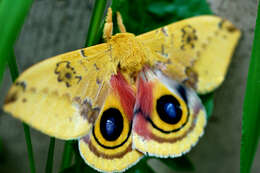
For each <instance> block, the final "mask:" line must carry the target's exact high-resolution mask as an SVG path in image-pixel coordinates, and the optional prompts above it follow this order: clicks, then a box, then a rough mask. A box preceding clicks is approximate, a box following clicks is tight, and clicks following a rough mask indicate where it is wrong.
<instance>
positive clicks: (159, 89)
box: [151, 82, 189, 132]
mask: <svg viewBox="0 0 260 173" xmlns="http://www.w3.org/2000/svg"><path fill="white" fill-rule="evenodd" d="M153 93H154V95H153V110H152V114H151V120H152V122H153V123H154V124H155V125H156V126H157V127H158V128H160V129H162V130H164V131H167V132H170V131H173V130H176V129H179V128H181V127H182V126H183V125H184V124H185V123H186V122H187V119H188V114H189V111H188V106H187V104H186V103H185V102H184V100H183V99H181V98H180V97H179V96H178V95H176V94H174V93H172V92H171V91H170V90H169V89H168V88H167V87H166V86H165V85H163V84H162V83H160V82H157V83H155V86H154V89H153ZM164 95H172V96H173V97H175V98H176V99H177V101H178V102H179V103H180V107H181V110H182V116H181V120H180V121H179V122H178V123H177V124H169V123H166V122H164V121H163V120H161V118H160V116H159V115H158V113H157V110H156V104H157V100H158V99H159V98H160V97H162V96H164Z"/></svg>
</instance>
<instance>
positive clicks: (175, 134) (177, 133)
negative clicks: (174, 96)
mask: <svg viewBox="0 0 260 173" xmlns="http://www.w3.org/2000/svg"><path fill="white" fill-rule="evenodd" d="M193 121H194V115H193V114H190V116H189V119H188V122H187V123H186V124H185V126H184V127H183V128H181V129H180V130H178V131H174V132H173V133H162V132H161V131H159V130H157V129H156V128H153V126H152V125H151V124H149V126H148V128H149V129H150V130H151V133H152V134H153V135H155V136H157V137H161V138H164V139H173V138H178V137H180V136H183V135H184V134H185V133H186V132H187V131H188V130H189V129H190V128H191V126H192V123H193Z"/></svg>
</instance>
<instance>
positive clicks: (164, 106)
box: [156, 95, 182, 124]
mask: <svg viewBox="0 0 260 173" xmlns="http://www.w3.org/2000/svg"><path fill="white" fill-rule="evenodd" d="M156 110H157V113H158V115H159V116H160V118H161V120H163V121H164V122H166V123H168V124H176V123H178V122H179V121H180V120H181V117H182V109H181V106H180V103H179V101H178V100H177V99H176V98H175V97H174V96H172V95H164V96H162V97H160V98H159V99H158V100H157V105H156Z"/></svg>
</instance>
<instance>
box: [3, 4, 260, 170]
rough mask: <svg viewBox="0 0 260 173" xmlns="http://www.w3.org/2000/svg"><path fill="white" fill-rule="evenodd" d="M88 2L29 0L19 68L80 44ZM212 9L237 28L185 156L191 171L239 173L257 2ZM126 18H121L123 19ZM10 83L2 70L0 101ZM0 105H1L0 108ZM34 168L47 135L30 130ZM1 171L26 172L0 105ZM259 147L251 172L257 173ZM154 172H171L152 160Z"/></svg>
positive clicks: (22, 147)
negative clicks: (207, 112)
mask: <svg viewBox="0 0 260 173" xmlns="http://www.w3.org/2000/svg"><path fill="white" fill-rule="evenodd" d="M93 2H94V1H93V0H35V2H34V3H33V6H32V8H31V10H30V13H29V16H28V17H27V19H26V21H25V24H24V26H23V29H22V32H21V34H20V37H19V38H18V40H17V43H16V45H15V55H16V58H17V62H18V66H19V70H20V72H22V71H24V70H25V69H26V68H28V67H30V66H31V65H33V64H35V63H37V62H39V61H41V60H43V59H46V58H48V57H51V56H54V55H57V54H61V53H64V52H68V51H72V50H75V49H79V48H82V47H83V46H84V44H85V40H86V33H87V30H88V25H89V21H90V17H91V12H92V8H93ZM208 3H209V4H210V7H211V9H212V10H213V12H214V13H215V14H216V15H218V16H221V17H224V18H227V19H229V20H230V21H232V22H233V23H234V24H235V25H236V26H237V27H238V28H240V29H241V30H242V32H243V35H242V38H241V40H240V43H239V45H238V47H237V49H236V51H235V54H234V57H233V60H232V63H231V65H230V69H229V72H228V74H227V77H226V80H225V82H224V83H223V84H222V85H221V87H220V88H219V89H217V91H216V92H215V106H214V112H213V115H212V117H211V118H210V120H209V122H208V126H207V127H206V130H205V134H204V136H203V137H202V139H201V140H200V141H199V143H198V144H197V146H196V147H194V148H193V149H192V150H191V152H190V153H189V154H188V156H189V157H190V159H191V160H192V162H193V163H194V165H195V168H196V171H195V172H196V173H209V172H211V173H229V172H239V156H240V138H241V117H242V107H243V99H244V91H245V85H246V78H247V70H248V63H249V59H250V55H251V45H252V41H253V34H254V26H255V19H256V12H257V0H247V1H245V0H208ZM124 22H127V21H124ZM10 85H11V79H10V74H9V71H6V73H5V76H4V81H3V85H2V86H0V87H1V88H0V96H1V97H0V105H2V103H3V99H4V96H5V95H6V92H7V89H8V88H9V87H10ZM1 107H2V106H1ZM31 136H32V143H33V149H34V157H35V162H36V169H37V172H44V169H45V162H46V158H47V152H48V145H49V137H48V136H46V135H43V134H42V133H40V132H38V131H36V130H34V129H31ZM0 139H1V142H2V145H3V146H2V151H1V152H2V153H1V158H0V172H1V173H7V172H8V173H16V172H19V173H20V172H21V173H25V172H29V162H28V158H27V150H26V144H25V139H24V131H23V127H22V123H21V122H20V121H18V120H16V119H14V118H12V117H11V116H9V115H7V114H5V113H4V112H3V110H2V109H0ZM63 143H64V142H63V141H59V140H56V144H55V158H54V159H55V164H54V172H58V169H59V167H60V161H61V156H62V152H63ZM257 163H260V151H258V152H257V153H256V158H255V163H254V165H253V168H252V173H259V172H260V164H257ZM150 164H151V165H152V167H153V168H154V169H156V170H157V171H158V172H172V171H171V170H169V169H168V168H167V167H165V166H164V165H162V164H160V163H158V162H157V161H155V160H152V161H151V162H150Z"/></svg>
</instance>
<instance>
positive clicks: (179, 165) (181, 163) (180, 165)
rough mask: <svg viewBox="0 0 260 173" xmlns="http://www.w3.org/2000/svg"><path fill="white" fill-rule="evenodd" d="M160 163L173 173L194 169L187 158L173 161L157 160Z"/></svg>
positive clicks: (183, 157)
mask: <svg viewBox="0 0 260 173" xmlns="http://www.w3.org/2000/svg"><path fill="white" fill-rule="evenodd" d="M159 160H160V161H161V162H162V163H164V164H165V165H167V166H168V167H169V168H171V169H172V170H175V171H194V170H195V167H194V165H193V164H192V162H191V160H190V159H189V158H188V157H187V156H182V157H178V158H174V159H170V158H169V159H159Z"/></svg>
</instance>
